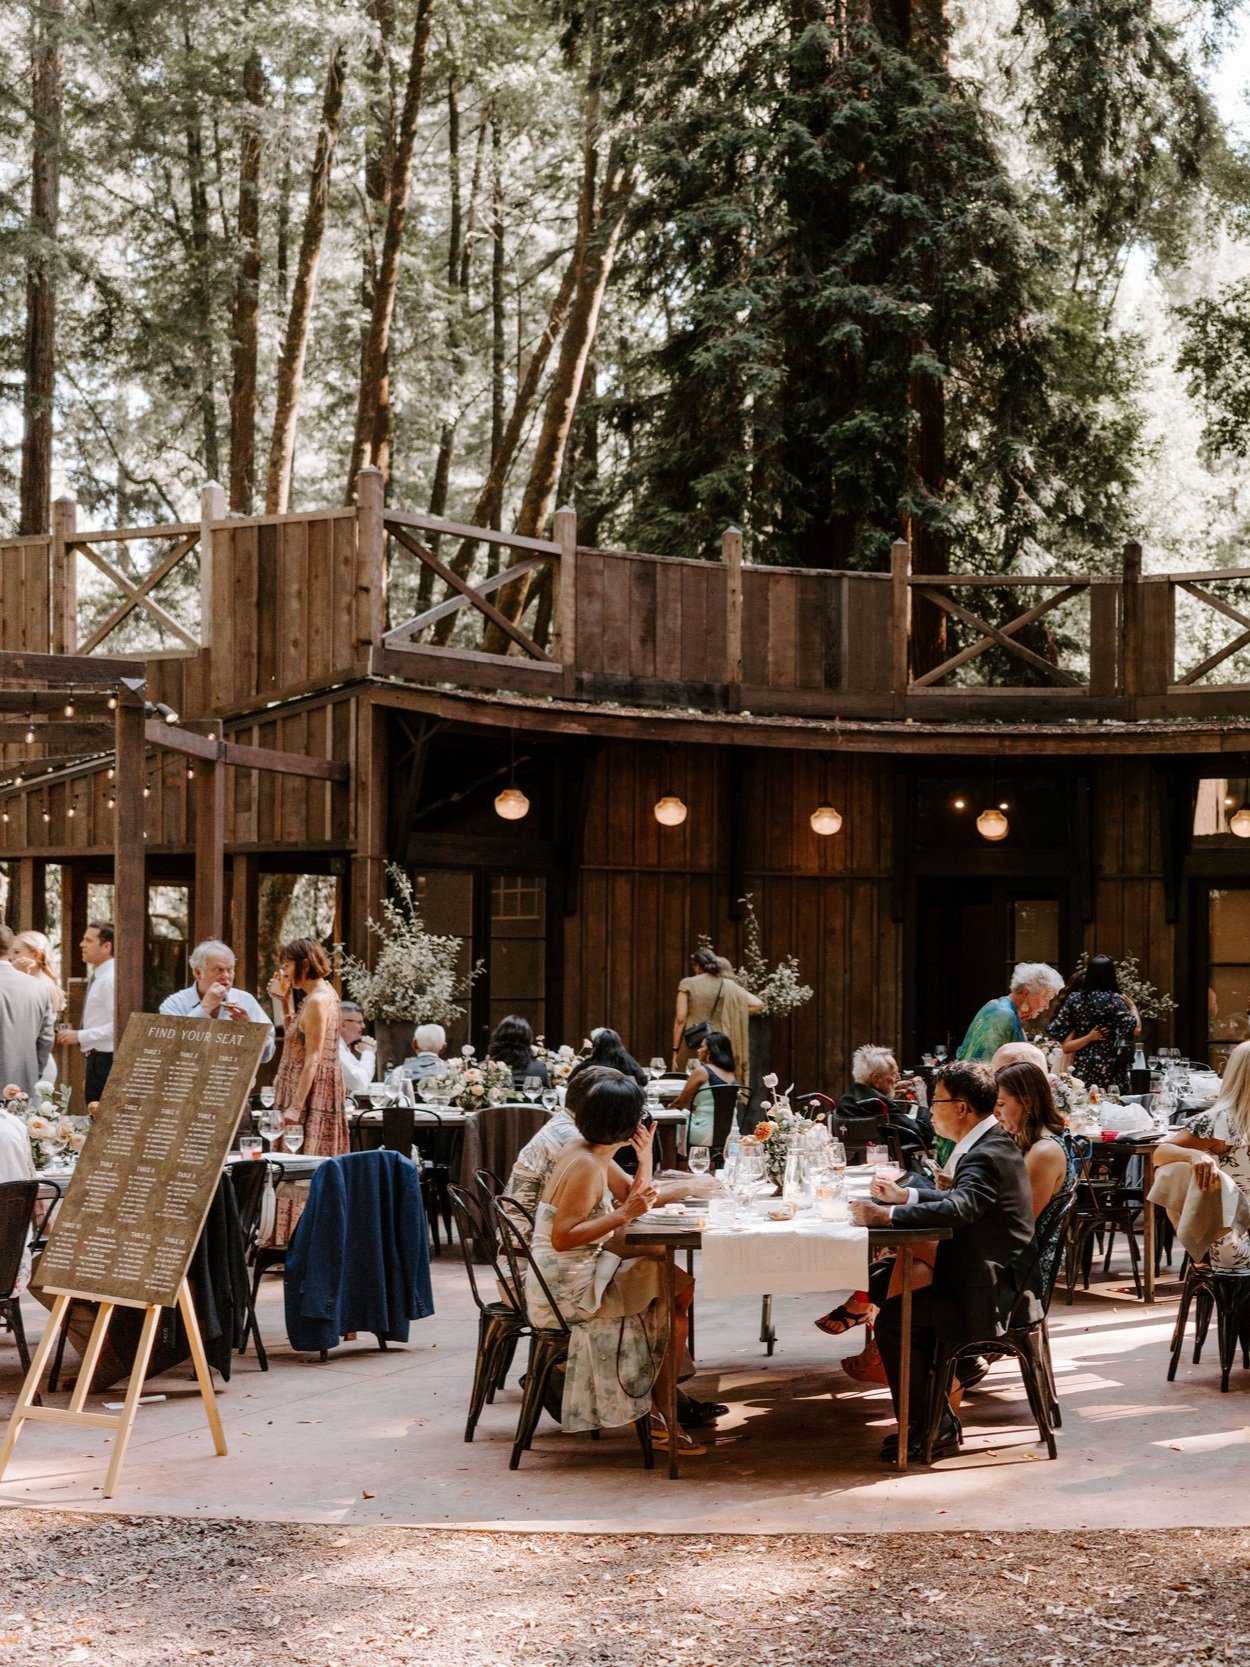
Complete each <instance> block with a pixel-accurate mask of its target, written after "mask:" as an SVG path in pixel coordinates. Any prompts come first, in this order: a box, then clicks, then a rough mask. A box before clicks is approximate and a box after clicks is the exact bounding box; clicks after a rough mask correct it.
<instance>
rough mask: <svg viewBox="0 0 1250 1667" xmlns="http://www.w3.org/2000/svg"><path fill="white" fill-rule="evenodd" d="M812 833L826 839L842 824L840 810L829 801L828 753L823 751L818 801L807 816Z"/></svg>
mask: <svg viewBox="0 0 1250 1667" xmlns="http://www.w3.org/2000/svg"><path fill="white" fill-rule="evenodd" d="M807 820H808V822H809V823H810V824H811V829H812V832H813V833H816V834H820V835H821V837H822V838H825V839H827V838H828V837H829V835H830V834H836V833H837V832H838V830H839V829H840V828H841V826H842V812H841V811H840V810H835V809H834V808H833V806H832V805H831V804H830V802H829V755H828V753H824V754H822V755H821V760H820V803H819V804H818V805H817V806H816V808H815V810H814V811H813V812H812V814H811V815H810V816H809V817H808V819H807Z"/></svg>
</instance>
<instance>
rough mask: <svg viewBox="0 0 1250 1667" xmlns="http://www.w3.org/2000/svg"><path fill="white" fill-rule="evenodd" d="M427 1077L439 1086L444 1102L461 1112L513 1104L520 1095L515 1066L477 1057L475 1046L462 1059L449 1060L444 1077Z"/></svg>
mask: <svg viewBox="0 0 1250 1667" xmlns="http://www.w3.org/2000/svg"><path fill="white" fill-rule="evenodd" d="M427 1080H428V1081H429V1082H430V1083H431V1085H432V1086H435V1087H436V1092H437V1095H438V1098H439V1100H440V1101H445V1103H446V1104H447V1105H449V1106H457V1107H458V1108H459V1109H460V1110H461V1111H481V1110H482V1108H483V1107H484V1106H506V1105H511V1104H512V1103H513V1102H514V1101H515V1100H516V1098H517V1091H516V1087H515V1086H514V1084H513V1081H512V1068H511V1066H509V1065H504V1064H503V1063H502V1062H501V1061H500V1060H498V1059H483V1060H478V1059H475V1058H474V1056H473V1050H472V1049H471V1048H466V1049H465V1051H464V1053H463V1054H462V1055H461V1057H460V1058H459V1059H449V1060H448V1061H447V1069H446V1070H445V1071H444V1072H443V1073H442V1074H441V1075H440V1076H437V1077H431V1078H428V1079H427Z"/></svg>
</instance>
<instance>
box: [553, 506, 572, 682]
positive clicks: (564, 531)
mask: <svg viewBox="0 0 1250 1667" xmlns="http://www.w3.org/2000/svg"><path fill="white" fill-rule="evenodd" d="M552 528H553V532H554V535H555V541H556V543H557V544H558V545H559V546H560V556H559V561H558V564H557V566H556V570H555V573H554V574H553V575H552V579H553V583H554V585H555V597H554V600H553V605H552V610H551V620H552V627H553V629H552V653H553V656H554V658H555V659H557V660H558V661H559V662H560V664H561V665H562V666H567V667H568V668H569V670H570V671H572V670H573V669H574V668H575V667H576V665H577V516H576V514H575V513H574V511H573V510H572V509H570V508H569V507H568V505H567V504H566V505H565V507H564V508H563V509H558V510H556V513H555V516H554V517H553V522H552Z"/></svg>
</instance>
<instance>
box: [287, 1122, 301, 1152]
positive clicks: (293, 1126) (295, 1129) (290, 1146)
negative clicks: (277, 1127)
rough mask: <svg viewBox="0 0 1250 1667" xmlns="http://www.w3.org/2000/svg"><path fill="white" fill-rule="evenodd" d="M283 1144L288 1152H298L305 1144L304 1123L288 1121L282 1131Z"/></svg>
mask: <svg viewBox="0 0 1250 1667" xmlns="http://www.w3.org/2000/svg"><path fill="white" fill-rule="evenodd" d="M282 1144H283V1146H284V1147H285V1149H286V1150H287V1151H288V1152H291V1153H295V1152H298V1151H299V1149H300V1147H301V1146H302V1145H303V1144H304V1125H303V1124H302V1123H288V1124H287V1126H286V1128H285V1129H283V1131H282Z"/></svg>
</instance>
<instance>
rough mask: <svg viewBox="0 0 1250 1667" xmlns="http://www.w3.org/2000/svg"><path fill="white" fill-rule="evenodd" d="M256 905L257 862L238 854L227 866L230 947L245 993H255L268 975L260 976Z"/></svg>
mask: <svg viewBox="0 0 1250 1667" xmlns="http://www.w3.org/2000/svg"><path fill="white" fill-rule="evenodd" d="M259 903H260V859H259V858H258V857H256V856H255V855H253V854H251V853H246V854H244V853H240V854H239V855H237V856H235V857H234V858H233V859H232V860H231V864H230V947H231V949H233V950H234V953H235V959H236V961H237V963H238V970H237V972H236V974H235V976H236V978H237V981H238V983H239V985H240V986H241V987H242V988H243V989H245V990H259V989H260V988H261V986H262V985H263V984H266V983H267V982H268V972H267V973H266V976H265V977H264V978H262V977H261V976H260V931H259V925H260V910H259ZM268 970H269V971H273V970H274V969H273V968H270V969H268Z"/></svg>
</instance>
